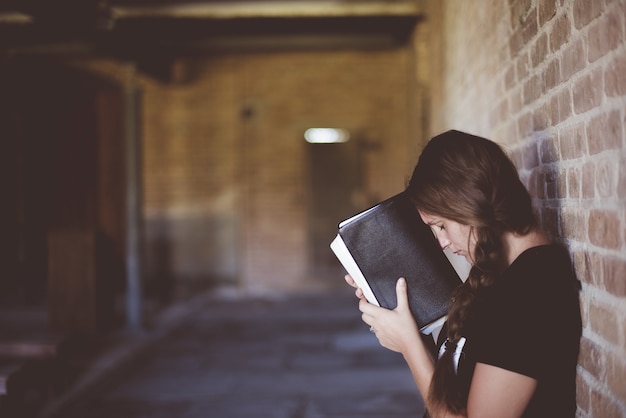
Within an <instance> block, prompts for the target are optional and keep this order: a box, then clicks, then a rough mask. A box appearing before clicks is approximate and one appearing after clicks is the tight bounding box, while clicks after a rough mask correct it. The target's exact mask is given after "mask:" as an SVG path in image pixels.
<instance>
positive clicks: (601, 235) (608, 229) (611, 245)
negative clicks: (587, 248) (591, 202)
mask: <svg viewBox="0 0 626 418" xmlns="http://www.w3.org/2000/svg"><path fill="white" fill-rule="evenodd" d="M588 229H589V242H591V243H592V244H594V245H597V246H598V247H602V248H608V249H612V250H615V249H618V248H619V247H620V245H621V238H622V237H621V232H622V229H621V225H620V221H619V216H618V214H617V213H616V212H613V211H610V210H600V209H595V210H591V211H590V212H589V224H588Z"/></svg>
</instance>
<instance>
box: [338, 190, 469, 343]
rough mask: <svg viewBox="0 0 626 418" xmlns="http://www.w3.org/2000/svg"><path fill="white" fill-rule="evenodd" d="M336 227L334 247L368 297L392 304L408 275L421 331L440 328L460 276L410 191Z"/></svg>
mask: <svg viewBox="0 0 626 418" xmlns="http://www.w3.org/2000/svg"><path fill="white" fill-rule="evenodd" d="M338 229H339V231H338V233H337V236H336V237H335V239H334V240H333V241H332V243H331V244H330V248H331V250H332V251H333V252H334V254H335V256H336V257H337V258H338V259H339V261H340V263H341V264H342V266H343V267H344V268H345V270H346V271H347V272H348V274H350V276H352V278H353V279H354V281H355V282H356V284H357V285H358V287H360V288H361V289H362V290H363V293H364V296H365V297H366V298H367V300H368V301H369V302H370V303H372V304H374V305H377V306H382V307H385V308H388V309H394V308H395V307H396V306H397V297H396V282H397V281H398V279H399V278H400V277H404V278H405V279H406V282H407V292H408V299H409V306H410V308H411V312H412V314H413V317H414V318H415V321H416V323H417V325H418V327H419V329H420V331H421V332H422V333H423V334H425V335H428V334H433V335H434V333H435V332H436V333H438V330H439V329H440V328H441V326H442V325H443V323H444V322H445V320H446V315H447V312H448V309H449V308H450V305H451V300H452V292H453V291H454V289H455V288H456V287H457V286H459V285H461V284H462V281H461V279H460V277H459V275H458V273H457V271H456V270H455V268H454V267H453V265H452V264H451V263H450V261H449V259H448V257H447V256H446V255H445V254H444V251H443V250H442V249H441V247H440V245H439V243H438V241H437V239H436V237H435V235H434V233H433V231H432V230H431V228H430V226H428V225H426V224H425V223H424V222H423V221H422V219H421V217H420V216H419V213H418V211H417V209H416V208H415V206H414V205H413V203H412V202H411V201H410V199H409V197H408V196H407V195H406V193H405V192H401V193H399V194H397V195H394V196H392V197H390V198H388V199H387V200H384V201H383V202H381V203H379V204H377V205H375V206H373V207H371V208H369V209H367V210H365V211H363V212H360V213H358V214H356V215H354V216H352V217H351V218H348V219H346V220H344V221H342V222H340V223H339V228H338Z"/></svg>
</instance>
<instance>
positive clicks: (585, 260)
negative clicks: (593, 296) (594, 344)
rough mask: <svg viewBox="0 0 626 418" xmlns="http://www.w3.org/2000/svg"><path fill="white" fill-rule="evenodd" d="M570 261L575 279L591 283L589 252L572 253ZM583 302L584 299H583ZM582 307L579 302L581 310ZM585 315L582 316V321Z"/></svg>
mask: <svg viewBox="0 0 626 418" xmlns="http://www.w3.org/2000/svg"><path fill="white" fill-rule="evenodd" d="M572 259H573V262H574V269H575V270H576V277H577V278H578V280H580V281H582V282H583V283H592V278H591V277H590V276H589V274H590V273H589V268H588V265H589V251H582V250H581V251H573V253H572ZM583 300H585V299H583ZM583 307H584V305H583V304H582V302H581V309H582V308H583ZM586 316H587V315H584V314H582V317H583V319H584V318H585V317H586Z"/></svg>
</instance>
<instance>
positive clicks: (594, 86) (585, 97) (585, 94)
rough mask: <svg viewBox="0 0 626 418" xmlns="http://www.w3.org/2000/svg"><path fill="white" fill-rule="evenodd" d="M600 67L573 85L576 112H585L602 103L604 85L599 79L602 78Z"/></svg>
mask: <svg viewBox="0 0 626 418" xmlns="http://www.w3.org/2000/svg"><path fill="white" fill-rule="evenodd" d="M600 72H601V70H600V69H596V70H594V71H593V72H592V73H591V74H589V75H587V76H585V77H581V78H580V79H578V80H577V81H576V83H575V84H574V86H573V87H572V95H573V98H574V112H576V113H577V114H580V113H584V112H586V111H588V110H590V109H593V108H594V107H597V106H599V105H600V103H601V101H602V85H601V84H599V83H598V82H597V81H598V80H601V74H598V73H600Z"/></svg>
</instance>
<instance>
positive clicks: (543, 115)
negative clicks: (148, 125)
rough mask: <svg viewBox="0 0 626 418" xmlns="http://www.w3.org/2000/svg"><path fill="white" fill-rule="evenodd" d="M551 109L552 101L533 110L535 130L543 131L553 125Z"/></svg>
mask: <svg viewBox="0 0 626 418" xmlns="http://www.w3.org/2000/svg"><path fill="white" fill-rule="evenodd" d="M551 111H552V109H551V108H550V103H549V102H547V103H545V104H544V105H542V106H540V107H539V108H538V109H537V110H535V111H534V112H533V127H534V130H535V131H543V130H545V129H547V128H548V127H549V126H550V125H551V124H550V112H551Z"/></svg>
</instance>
